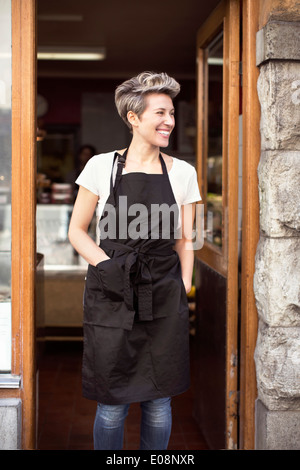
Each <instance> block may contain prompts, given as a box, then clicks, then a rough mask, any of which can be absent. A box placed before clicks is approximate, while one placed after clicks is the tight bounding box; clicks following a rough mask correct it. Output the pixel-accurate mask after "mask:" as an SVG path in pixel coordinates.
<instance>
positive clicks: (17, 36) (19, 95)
mask: <svg viewBox="0 0 300 470" xmlns="http://www.w3.org/2000/svg"><path fill="white" fill-rule="evenodd" d="M35 31H36V5H35V0H12V358H13V359H12V369H13V370H12V373H14V374H20V375H21V377H22V386H21V390H20V397H21V399H22V446H23V449H34V448H35V445H36V442H35V441H36V406H35V399H36V397H35V394H36V390H35V389H36V386H35V382H36V377H35V374H36V368H35V307H34V303H35V262H36V253H35V200H36V195H35V174H36V157H35V141H36V39H35V36H36V34H35Z"/></svg>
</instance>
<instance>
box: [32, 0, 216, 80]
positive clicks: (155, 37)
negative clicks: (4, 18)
mask: <svg viewBox="0 0 300 470" xmlns="http://www.w3.org/2000/svg"><path fill="white" fill-rule="evenodd" d="M218 3H219V0H209V1H207V0H151V1H143V0H110V1H104V0H51V1H50V0H37V14H38V46H64V45H65V46H81V47H82V46H93V47H95V46H101V47H103V46H104V47H105V48H106V54H107V56H106V59H105V60H104V61H101V62H57V61H55V62H54V61H39V62H38V74H39V76H77V77H84V76H86V77H92V76H95V77H107V78H114V77H122V76H124V77H127V76H128V75H130V74H135V73H139V72H141V71H142V70H155V71H165V72H167V73H169V74H174V75H176V77H178V78H189V77H194V74H195V65H196V61H195V57H196V49H195V44H196V33H197V30H198V29H199V27H200V26H201V24H203V22H204V21H205V19H206V18H207V17H208V15H209V14H210V13H211V11H212V10H213V9H214V8H215V6H216V5H217V4H218ZM56 15H68V18H67V19H68V21H58V19H57V17H56ZM59 18H62V17H61V16H59Z"/></svg>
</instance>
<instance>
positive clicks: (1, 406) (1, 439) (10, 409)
mask: <svg viewBox="0 0 300 470" xmlns="http://www.w3.org/2000/svg"><path fill="white" fill-rule="evenodd" d="M21 414H22V407H21V400H19V399H18V398H2V399H0V450H20V449H21V427H22V416H21Z"/></svg>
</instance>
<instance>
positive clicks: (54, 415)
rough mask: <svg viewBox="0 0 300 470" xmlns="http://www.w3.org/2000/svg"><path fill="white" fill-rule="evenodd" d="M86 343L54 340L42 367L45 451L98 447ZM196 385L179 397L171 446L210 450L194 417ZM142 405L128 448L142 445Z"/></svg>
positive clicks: (131, 418)
mask: <svg viewBox="0 0 300 470" xmlns="http://www.w3.org/2000/svg"><path fill="white" fill-rule="evenodd" d="M81 354H82V343H80V342H56V343H52V342H49V343H47V344H46V347H45V351H44V355H43V357H42V359H41V361H40V366H39V426H38V448H39V449H40V450H89V449H93V422H94V415H95V408H96V404H95V402H93V401H90V400H86V399H85V398H83V397H82V394H81ZM192 406H193V390H192V389H190V390H189V391H188V392H186V393H184V394H182V395H180V396H178V397H175V398H173V400H172V408H173V427H172V434H171V438H170V443H169V447H168V448H169V449H173V450H175V449H177V450H198V449H208V447H207V445H206V443H205V441H204V439H203V436H202V434H201V432H200V430H199V428H198V426H197V424H196V423H195V421H194V419H193V417H192ZM139 419H140V407H139V405H138V404H133V405H131V407H130V411H129V415H128V417H127V420H126V424H125V437H124V449H126V450H129V449H130V450H134V449H138V445H139Z"/></svg>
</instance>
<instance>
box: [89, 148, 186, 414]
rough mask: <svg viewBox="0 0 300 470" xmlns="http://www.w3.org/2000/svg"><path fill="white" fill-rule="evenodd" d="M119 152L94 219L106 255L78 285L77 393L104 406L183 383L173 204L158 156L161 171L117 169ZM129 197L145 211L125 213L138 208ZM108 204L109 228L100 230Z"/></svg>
mask: <svg viewBox="0 0 300 470" xmlns="http://www.w3.org/2000/svg"><path fill="white" fill-rule="evenodd" d="M126 154H127V151H126V152H125V153H124V155H123V156H121V155H119V154H117V153H116V154H115V159H116V158H118V170H117V174H116V178H115V182H113V168H114V164H113V166H112V174H111V190H110V196H109V198H108V200H107V202H106V206H105V208H104V211H103V215H102V217H101V220H100V246H101V248H102V249H103V250H104V251H105V252H106V253H107V255H108V256H109V257H110V259H109V260H105V261H102V262H101V263H99V264H98V265H97V266H96V267H95V266H92V265H89V266H88V271H87V278H86V284H85V291H84V323H83V326H84V351H83V368H82V373H83V395H84V396H85V397H86V398H89V399H92V400H97V401H98V402H100V403H104V404H111V405H114V404H124V403H133V402H142V401H147V400H153V399H156V398H163V397H169V396H174V395H177V394H180V393H182V392H184V391H185V390H187V388H188V387H189V384H190V371H189V311H188V304H187V296H186V292H185V288H184V284H183V281H182V277H181V266H180V260H179V257H178V254H177V252H176V251H175V250H174V243H175V238H174V233H175V227H176V224H177V220H178V206H177V204H176V201H175V198H174V194H173V191H172V188H171V184H170V181H169V176H168V172H167V169H166V165H165V162H164V160H163V158H162V157H161V155H160V161H161V165H162V171H163V173H162V174H146V173H138V172H136V173H128V174H124V175H122V169H123V166H124V163H125V159H126ZM114 162H115V160H114ZM125 196H126V197H125ZM125 202H126V203H127V209H128V212H127V214H124V207H125V206H124V203H125ZM134 204H139V205H140V204H142V205H143V207H145V208H147V211H146V212H145V211H141V212H140V214H141V215H139V216H138V217H137V216H136V215H132V213H131V212H130V210H129V208H130V207H131V208H133V209H134V208H135V207H140V206H132V205H134ZM162 204H167V206H168V207H169V208H172V210H170V211H169V212H168V211H166V213H167V216H164V217H162V214H161V212H159V211H157V212H155V211H153V208H157V207H159V206H161V205H162ZM112 208H114V209H115V216H116V217H115V219H114V220H117V223H116V230H115V233H113V234H112V231H111V230H110V231H109V230H105V228H106V226H107V227H109V222H108V221H109V220H110V219H109V214H112V210H111V209H112ZM151 208H152V213H151V210H150V209H151ZM174 209H175V210H174ZM150 214H151V217H150ZM164 214H165V213H164ZM125 216H127V224H125V227H124V224H122V223H119V221H120V217H121V218H123V219H122V220H124V217H125ZM143 216H144V218H143ZM145 217H146V218H145ZM150 219H151V220H150ZM166 219H168V220H166ZM111 220H112V219H111ZM138 222H139V224H138V225H137V223H138ZM151 224H152V225H151ZM111 227H112V225H110V228H111ZM131 228H134V230H133V231H132V230H130V229H131ZM113 232H114V231H113ZM131 232H132V233H134V237H132V233H131ZM108 234H109V235H110V237H109V238H108Z"/></svg>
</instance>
